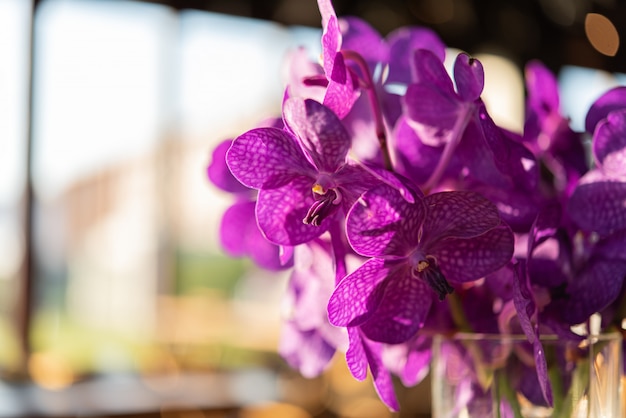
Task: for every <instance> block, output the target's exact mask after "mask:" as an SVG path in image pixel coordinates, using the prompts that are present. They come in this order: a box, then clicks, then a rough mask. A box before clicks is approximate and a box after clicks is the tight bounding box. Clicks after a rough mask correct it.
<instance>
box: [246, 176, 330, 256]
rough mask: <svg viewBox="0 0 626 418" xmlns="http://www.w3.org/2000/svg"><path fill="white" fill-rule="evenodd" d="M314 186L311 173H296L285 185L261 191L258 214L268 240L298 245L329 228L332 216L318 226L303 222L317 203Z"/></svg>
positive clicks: (262, 229)
mask: <svg viewBox="0 0 626 418" xmlns="http://www.w3.org/2000/svg"><path fill="white" fill-rule="evenodd" d="M311 187H313V180H312V179H310V178H309V177H305V176H293V177H292V179H291V181H290V182H289V183H287V184H286V185H284V186H282V187H279V188H274V189H267V190H260V191H259V197H258V200H257V207H256V216H257V220H258V223H259V228H261V231H263V233H264V234H265V236H266V237H267V239H268V240H270V241H271V242H273V243H275V244H279V245H298V244H302V243H305V242H308V241H310V240H311V239H313V238H316V237H318V236H320V235H321V234H322V233H324V232H326V231H327V230H328V227H329V225H330V222H333V219H334V217H333V216H329V217H328V218H326V219H324V220H323V221H322V223H321V224H320V225H319V226H314V225H308V224H305V223H304V222H302V220H303V219H304V218H305V217H306V214H307V212H308V210H309V208H310V207H311V205H312V204H313V203H314V198H313V196H312V193H311Z"/></svg>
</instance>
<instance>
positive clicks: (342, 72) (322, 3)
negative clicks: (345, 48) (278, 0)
mask: <svg viewBox="0 0 626 418" xmlns="http://www.w3.org/2000/svg"><path fill="white" fill-rule="evenodd" d="M317 4H318V6H319V10H320V13H321V15H322V27H323V28H324V32H323V34H322V59H323V67H324V71H325V73H326V77H327V79H328V87H327V90H326V95H325V96H324V105H325V106H327V107H329V108H330V109H332V110H333V111H334V112H335V113H336V114H337V116H339V118H343V117H344V116H345V115H347V114H348V112H349V111H350V109H352V105H353V104H354V102H356V100H357V99H358V98H359V88H358V84H359V82H358V76H357V74H356V73H355V72H354V70H352V69H351V68H350V67H349V66H348V65H347V64H346V61H345V58H344V55H343V54H342V53H341V44H342V39H343V38H342V36H341V30H340V28H339V21H338V19H337V15H336V14H335V9H334V8H333V6H332V3H331V2H330V0H318V2H317Z"/></svg>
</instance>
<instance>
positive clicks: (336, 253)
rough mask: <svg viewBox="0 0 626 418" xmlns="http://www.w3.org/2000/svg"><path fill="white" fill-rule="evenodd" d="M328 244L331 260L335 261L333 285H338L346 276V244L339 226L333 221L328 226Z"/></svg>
mask: <svg viewBox="0 0 626 418" xmlns="http://www.w3.org/2000/svg"><path fill="white" fill-rule="evenodd" d="M329 232H330V244H331V246H332V250H333V258H334V261H335V285H337V284H339V282H340V281H341V279H343V278H344V277H345V276H346V275H347V274H348V268H347V266H346V253H347V250H346V243H345V241H344V234H343V231H342V229H341V224H340V223H339V222H338V221H334V222H332V223H331V225H330V231H329Z"/></svg>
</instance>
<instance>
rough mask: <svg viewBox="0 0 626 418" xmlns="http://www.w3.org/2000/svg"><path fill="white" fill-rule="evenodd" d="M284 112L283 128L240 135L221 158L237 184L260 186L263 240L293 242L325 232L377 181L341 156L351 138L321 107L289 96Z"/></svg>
mask: <svg viewBox="0 0 626 418" xmlns="http://www.w3.org/2000/svg"><path fill="white" fill-rule="evenodd" d="M283 115H284V118H285V123H286V125H287V130H280V129H275V128H259V129H253V130H251V131H248V132H246V133H244V134H243V135H241V136H239V137H238V138H236V139H235V140H234V141H233V144H232V146H231V148H230V149H229V151H228V153H227V155H226V161H227V163H228V166H229V168H230V170H231V171H232V173H233V175H234V176H235V177H236V178H237V179H238V180H239V181H241V183H243V184H244V185H246V186H248V187H252V188H255V189H259V196H258V200H257V206H256V216H257V220H258V223H259V227H260V228H261V230H262V231H263V233H264V234H265V236H266V237H267V239H269V240H270V241H272V242H274V243H276V244H279V245H296V244H301V243H305V242H308V241H310V240H311V239H313V238H316V237H318V236H320V235H321V234H322V233H324V232H325V231H327V230H328V229H329V227H330V224H331V222H334V221H335V214H336V213H337V212H341V211H343V212H347V211H348V209H349V208H350V207H351V206H352V204H353V203H354V202H355V201H356V199H357V198H358V197H359V196H360V195H361V194H362V193H363V192H365V191H366V190H367V189H368V188H370V187H371V186H373V185H374V184H376V182H377V181H376V180H375V179H374V178H373V177H372V176H371V175H370V174H368V172H366V171H365V170H364V169H363V168H361V167H360V166H358V165H355V164H352V163H349V162H348V161H347V160H346V157H347V154H348V151H349V149H350V142H351V141H350V136H349V135H348V133H347V132H346V130H345V128H344V127H343V125H342V123H341V121H340V120H339V118H338V117H337V116H336V115H335V114H334V113H333V112H332V111H331V110H330V109H328V108H327V107H326V106H323V105H322V104H320V103H318V102H316V101H314V100H310V99H307V100H302V99H298V98H292V99H288V100H286V101H285V103H284V107H283ZM340 209H341V210H340Z"/></svg>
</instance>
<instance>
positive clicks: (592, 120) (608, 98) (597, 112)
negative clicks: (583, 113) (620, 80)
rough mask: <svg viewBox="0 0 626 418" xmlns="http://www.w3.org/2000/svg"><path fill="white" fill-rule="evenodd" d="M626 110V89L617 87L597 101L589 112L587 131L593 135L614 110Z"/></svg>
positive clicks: (586, 123)
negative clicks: (599, 124)
mask: <svg viewBox="0 0 626 418" xmlns="http://www.w3.org/2000/svg"><path fill="white" fill-rule="evenodd" d="M620 109H626V87H624V86H620V87H615V88H613V89H611V90H609V91H607V92H606V93H604V94H603V95H602V96H600V98H599V99H598V100H596V101H595V102H594V103H593V104H592V105H591V107H590V108H589V112H587V117H586V118H585V129H586V130H587V132H589V133H591V134H592V133H593V132H594V131H595V129H596V126H597V125H598V123H599V122H600V121H601V120H602V119H605V118H606V117H607V116H608V115H609V113H611V112H613V111H614V110H620Z"/></svg>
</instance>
